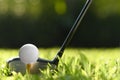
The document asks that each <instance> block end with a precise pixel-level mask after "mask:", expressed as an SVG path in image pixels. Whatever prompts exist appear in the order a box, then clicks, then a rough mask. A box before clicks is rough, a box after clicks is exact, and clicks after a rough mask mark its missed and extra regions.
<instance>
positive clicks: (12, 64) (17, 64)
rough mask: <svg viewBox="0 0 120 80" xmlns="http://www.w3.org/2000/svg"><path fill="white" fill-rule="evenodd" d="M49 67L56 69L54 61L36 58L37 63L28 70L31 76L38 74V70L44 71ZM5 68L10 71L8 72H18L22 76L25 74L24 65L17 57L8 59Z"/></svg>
mask: <svg viewBox="0 0 120 80" xmlns="http://www.w3.org/2000/svg"><path fill="white" fill-rule="evenodd" d="M48 65H49V67H50V69H56V68H57V65H56V64H54V61H50V60H45V59H41V58H38V60H37V62H35V63H33V64H32V66H31V69H30V73H31V74H39V73H40V70H44V69H46V68H47V66H48ZM7 68H9V69H10V71H11V72H12V71H15V72H17V73H18V72H20V73H22V74H25V73H26V65H25V64H24V63H23V62H21V60H20V58H19V57H16V58H12V59H9V60H8V61H7Z"/></svg>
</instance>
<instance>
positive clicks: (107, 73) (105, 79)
mask: <svg viewBox="0 0 120 80" xmlns="http://www.w3.org/2000/svg"><path fill="white" fill-rule="evenodd" d="M39 50H40V53H41V54H40V55H39V57H41V58H45V59H53V58H54V56H55V55H56V53H57V51H58V50H59V49H58V48H47V49H45V48H40V49H39ZM18 52H19V50H18V49H0V80H119V79H120V77H119V74H120V55H119V52H120V49H119V48H114V49H104V48H101V49H96V48H92V49H82V48H69V49H66V50H65V52H64V55H63V57H62V58H61V59H60V63H59V66H58V71H54V75H53V74H52V73H51V72H50V69H49V67H48V68H47V69H46V70H44V71H42V74H41V75H30V74H26V75H22V74H21V73H18V74H17V73H14V74H13V76H7V75H6V74H7V73H8V72H7V68H5V64H6V60H8V59H9V58H11V57H15V56H18Z"/></svg>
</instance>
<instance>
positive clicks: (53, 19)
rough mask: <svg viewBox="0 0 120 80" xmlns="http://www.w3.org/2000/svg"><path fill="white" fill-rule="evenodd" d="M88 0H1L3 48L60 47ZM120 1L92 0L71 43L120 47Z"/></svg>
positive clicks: (1, 45) (0, 35) (82, 45)
mask: <svg viewBox="0 0 120 80" xmlns="http://www.w3.org/2000/svg"><path fill="white" fill-rule="evenodd" d="M84 3H85V0H0V47H1V48H18V47H21V46H22V45H23V44H26V43H33V44H35V45H36V46H38V47H56V46H61V44H62V43H63V41H64V39H65V37H66V35H67V34H68V32H69V30H70V29H71V27H72V25H73V23H74V21H75V20H76V18H77V16H78V14H79V12H80V11H81V9H82V6H83V5H84ZM119 45H120V0H93V3H92V5H91V6H90V8H89V10H88V11H87V13H86V15H85V17H84V19H83V20H82V22H81V24H80V26H79V28H78V30H77V32H76V34H75V35H74V37H73V39H72V41H71V43H70V45H69V46H71V47H119Z"/></svg>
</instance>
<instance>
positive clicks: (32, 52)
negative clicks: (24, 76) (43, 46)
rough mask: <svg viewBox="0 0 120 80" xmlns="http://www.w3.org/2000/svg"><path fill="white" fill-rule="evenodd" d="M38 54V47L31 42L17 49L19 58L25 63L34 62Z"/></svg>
mask: <svg viewBox="0 0 120 80" xmlns="http://www.w3.org/2000/svg"><path fill="white" fill-rule="evenodd" d="M38 55H39V50H38V48H37V47H36V46H35V45H33V44H25V45H23V46H22V47H21V48H20V50H19V57H20V60H21V61H22V62H23V63H25V64H30V63H34V62H36V61H37V59H38Z"/></svg>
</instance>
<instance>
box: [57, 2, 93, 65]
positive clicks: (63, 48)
mask: <svg viewBox="0 0 120 80" xmlns="http://www.w3.org/2000/svg"><path fill="white" fill-rule="evenodd" d="M91 2H92V0H87V1H86V3H85V5H84V6H83V8H82V10H81V12H80V14H79V15H78V17H77V19H76V21H75V23H74V24H73V26H72V28H71V30H70V31H69V33H68V35H67V37H66V39H65V40H64V42H63V44H62V46H61V48H60V50H59V52H58V53H57V55H56V63H58V62H59V59H58V57H59V58H61V57H62V55H63V52H64V50H65V48H66V46H67V45H68V44H69V42H70V41H71V39H72V37H73V35H74V34H75V32H76V30H77V28H78V26H79V24H80V22H81V20H82V19H83V17H84V15H85V13H86V11H87V9H88V7H89V5H90V4H91Z"/></svg>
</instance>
